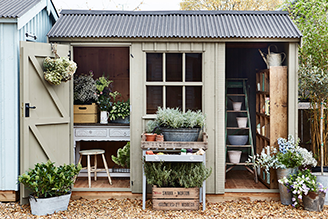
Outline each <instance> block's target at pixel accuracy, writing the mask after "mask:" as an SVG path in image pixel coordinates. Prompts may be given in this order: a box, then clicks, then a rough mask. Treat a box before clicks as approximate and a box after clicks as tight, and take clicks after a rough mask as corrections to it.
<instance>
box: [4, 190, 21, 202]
mask: <svg viewBox="0 0 328 219" xmlns="http://www.w3.org/2000/svg"><path fill="white" fill-rule="evenodd" d="M17 199H18V193H17V191H11V190H0V202H15V201H17Z"/></svg>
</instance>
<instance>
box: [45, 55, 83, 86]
mask: <svg viewBox="0 0 328 219" xmlns="http://www.w3.org/2000/svg"><path fill="white" fill-rule="evenodd" d="M76 68H77V65H76V63H75V62H74V61H71V60H69V59H68V58H65V57H62V58H56V59H52V58H49V57H47V58H45V59H44V61H43V69H44V79H45V80H46V81H48V82H49V83H50V84H52V85H59V84H61V82H66V81H68V80H71V79H72V77H73V74H74V73H75V71H76Z"/></svg>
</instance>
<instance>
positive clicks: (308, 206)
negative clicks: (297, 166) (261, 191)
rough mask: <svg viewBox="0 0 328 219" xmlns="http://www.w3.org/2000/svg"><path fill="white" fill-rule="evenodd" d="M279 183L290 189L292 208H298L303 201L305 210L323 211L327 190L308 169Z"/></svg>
mask: <svg viewBox="0 0 328 219" xmlns="http://www.w3.org/2000/svg"><path fill="white" fill-rule="evenodd" d="M279 183H280V184H282V185H284V186H286V187H287V188H288V191H289V193H290V194H291V195H292V202H293V203H292V206H293V207H295V208H297V207H299V206H300V204H301V201H302V203H303V206H304V209H305V210H309V211H322V209H323V205H324V202H325V195H326V191H327V188H324V187H323V185H322V184H321V183H320V182H317V177H316V176H315V175H313V174H312V173H311V171H310V170H309V169H307V168H305V169H302V170H298V172H297V173H295V174H293V175H289V176H288V177H286V176H285V177H284V178H282V179H280V180H279Z"/></svg>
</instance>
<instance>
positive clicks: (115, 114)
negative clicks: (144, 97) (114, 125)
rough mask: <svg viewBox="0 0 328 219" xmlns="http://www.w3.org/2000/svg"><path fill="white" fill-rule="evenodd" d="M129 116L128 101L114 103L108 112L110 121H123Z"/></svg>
mask: <svg viewBox="0 0 328 219" xmlns="http://www.w3.org/2000/svg"><path fill="white" fill-rule="evenodd" d="M129 115H130V101H129V100H128V101H126V102H124V100H122V101H117V102H116V103H113V105H112V108H111V110H110V111H109V118H110V120H116V119H120V118H122V119H125V118H126V117H128V116H129Z"/></svg>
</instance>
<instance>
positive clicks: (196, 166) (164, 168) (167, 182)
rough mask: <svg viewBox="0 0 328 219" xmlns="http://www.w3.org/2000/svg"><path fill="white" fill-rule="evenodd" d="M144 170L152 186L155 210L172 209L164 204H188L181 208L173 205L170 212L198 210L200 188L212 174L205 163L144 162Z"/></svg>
mask: <svg viewBox="0 0 328 219" xmlns="http://www.w3.org/2000/svg"><path fill="white" fill-rule="evenodd" d="M144 170H145V171H144V172H145V175H146V178H147V183H148V184H151V185H152V195H153V209H158V210H163V209H165V210H167V207H170V205H169V206H166V205H162V204H163V202H165V203H172V204H173V203H177V202H178V203H186V206H184V207H183V206H181V205H180V206H179V207H180V208H179V207H178V206H176V205H174V206H173V207H172V205H171V207H170V210H172V209H176V210H179V209H190V210H198V206H199V188H200V187H202V185H203V182H204V180H206V179H207V178H208V177H209V176H210V175H211V173H212V169H209V168H206V167H205V165H204V164H203V163H189V162H182V163H180V162H178V163H166V162H144ZM187 205H188V206H187ZM174 207H175V208H174Z"/></svg>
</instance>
